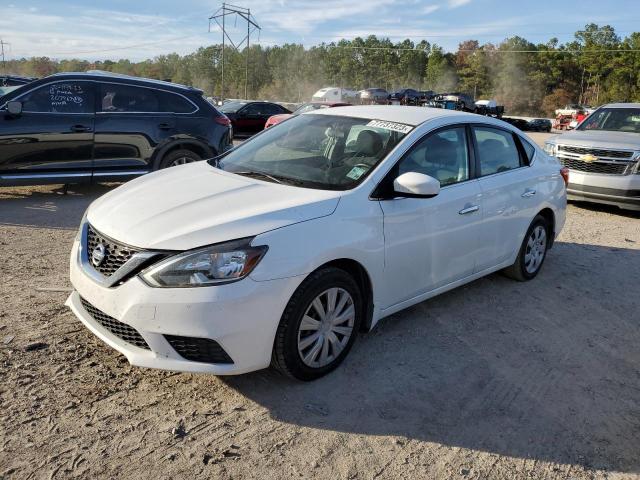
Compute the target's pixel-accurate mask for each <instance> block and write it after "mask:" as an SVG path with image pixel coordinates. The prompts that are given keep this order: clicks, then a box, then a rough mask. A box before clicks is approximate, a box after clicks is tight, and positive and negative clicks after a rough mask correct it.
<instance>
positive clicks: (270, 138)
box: [212, 114, 413, 190]
mask: <svg viewBox="0 0 640 480" xmlns="http://www.w3.org/2000/svg"><path fill="white" fill-rule="evenodd" d="M412 128H413V127H411V126H408V125H402V124H394V123H391V122H380V121H376V120H374V119H369V118H351V117H343V116H338V115H317V114H310V115H298V116H295V117H293V118H292V119H291V120H288V121H287V122H285V123H283V124H282V125H281V126H279V127H278V128H274V129H267V130H266V131H264V132H263V133H261V134H260V135H259V136H257V137H255V138H253V139H252V140H251V141H250V142H246V143H243V144H241V145H239V146H238V147H236V148H234V149H233V150H231V151H230V152H229V153H228V154H226V155H224V156H223V157H222V158H220V159H219V160H212V164H213V165H217V166H218V167H219V168H221V169H222V170H225V171H228V172H233V173H237V174H239V175H246V176H248V177H254V178H258V179H261V180H267V181H273V182H278V183H284V184H290V185H296V186H302V187H308V188H318V189H325V190H347V189H350V188H353V187H355V186H356V185H358V184H359V183H360V182H362V180H364V178H366V176H367V175H368V174H369V173H370V172H371V171H372V170H373V169H374V168H375V167H376V166H377V165H378V164H379V163H380V162H381V161H382V160H383V159H384V158H385V157H386V156H387V154H388V153H389V152H390V151H391V150H392V149H393V148H394V147H395V146H396V145H397V144H398V142H400V141H401V140H402V139H403V138H404V137H405V135H406V134H407V133H408V132H409V131H410V130H411V129H412Z"/></svg>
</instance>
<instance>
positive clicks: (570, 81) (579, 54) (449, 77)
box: [6, 23, 640, 116]
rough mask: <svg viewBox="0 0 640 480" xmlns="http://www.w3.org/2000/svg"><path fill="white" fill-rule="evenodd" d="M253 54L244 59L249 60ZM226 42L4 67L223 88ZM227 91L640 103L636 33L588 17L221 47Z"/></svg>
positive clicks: (546, 107) (216, 91) (509, 102)
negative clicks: (540, 34)
mask: <svg viewBox="0 0 640 480" xmlns="http://www.w3.org/2000/svg"><path fill="white" fill-rule="evenodd" d="M247 55H248V58H247ZM221 57H222V46H221V45H210V46H206V47H200V48H199V49H198V50H197V51H195V52H193V53H190V54H188V55H178V54H177V53H171V54H168V55H160V56H158V57H155V58H153V59H149V60H145V61H142V62H131V61H129V60H126V59H120V60H117V61H111V60H105V61H97V62H90V61H87V60H76V59H74V60H53V59H50V58H48V57H33V58H21V59H16V60H10V61H7V66H6V70H7V71H8V72H11V73H15V74H22V75H29V76H37V77H42V76H45V75H49V74H52V73H56V72H64V71H86V70H90V69H99V70H106V71H111V72H115V73H122V74H128V75H136V76H142V77H149V78H156V79H170V80H171V81H174V82H177V83H183V84H187V85H193V86H195V87H198V88H201V89H202V90H204V92H205V93H206V94H207V95H212V96H219V95H220V94H221V93H222V90H221V88H222V85H221V67H222V65H221ZM224 57H225V62H224V74H225V82H224V96H225V97H227V98H243V97H244V92H245V66H246V65H248V78H247V96H248V97H249V98H259V99H271V100H279V101H285V102H302V101H308V100H309V98H310V97H311V95H312V94H313V92H315V91H316V90H317V89H319V88H322V87H325V86H339V87H345V88H353V89H362V88H371V87H381V88H385V89H387V90H389V91H391V90H394V89H399V88H415V89H418V90H435V91H438V92H443V91H461V92H466V93H469V94H471V95H472V96H473V97H475V98H476V99H482V98H484V99H491V98H493V99H496V100H497V101H498V102H499V103H500V104H502V105H504V106H505V109H506V111H507V112H508V113H509V114H512V115H547V116H551V115H553V111H554V110H555V109H556V108H558V107H560V106H564V105H565V104H567V103H581V104H590V105H594V106H595V105H600V104H603V103H606V102H613V101H621V102H630V101H636V102H637V101H640V73H639V71H638V66H639V64H640V62H639V60H640V32H635V33H632V34H630V35H629V36H627V37H625V38H621V37H620V36H619V35H617V34H616V32H615V30H614V29H613V28H612V27H611V26H609V25H605V26H598V25H596V24H593V23H592V24H588V25H586V26H585V28H584V30H580V31H578V32H576V33H575V35H574V39H573V40H572V41H570V42H567V43H565V44H561V43H559V41H558V39H557V38H551V39H550V40H549V41H548V42H546V43H538V44H534V43H532V42H529V41H528V40H526V39H524V38H522V37H520V36H513V37H510V38H507V39H505V40H504V41H502V42H501V43H499V44H492V43H483V44H481V43H480V42H478V41H477V40H466V41H463V42H461V43H460V44H459V47H458V50H457V51H455V52H445V51H444V50H443V49H442V48H441V47H440V46H438V45H437V44H431V43H429V42H427V41H424V40H423V41H421V42H418V43H414V42H413V41H411V40H404V41H401V42H395V43H394V42H392V41H390V40H389V39H387V38H379V37H376V36H373V35H372V36H369V37H367V38H355V39H353V40H344V39H343V40H340V41H337V42H331V43H322V44H320V45H316V46H313V47H310V48H305V47H303V46H302V45H298V44H284V45H279V46H268V47H263V46H261V45H253V46H251V47H250V48H249V49H246V48H245V49H244V50H243V51H240V52H239V51H236V50H234V49H233V48H231V47H228V46H227V47H226V48H225V52H224Z"/></svg>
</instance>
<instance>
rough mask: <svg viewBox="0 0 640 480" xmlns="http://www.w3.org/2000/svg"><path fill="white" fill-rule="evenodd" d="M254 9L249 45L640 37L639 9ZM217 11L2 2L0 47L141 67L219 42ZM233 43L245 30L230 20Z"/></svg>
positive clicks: (369, 2) (311, 5)
mask: <svg viewBox="0 0 640 480" xmlns="http://www.w3.org/2000/svg"><path fill="white" fill-rule="evenodd" d="M233 3H234V4H237V5H241V6H243V7H247V8H250V9H251V13H252V14H253V15H254V17H255V20H256V22H257V23H258V24H259V25H260V27H261V31H260V34H259V36H258V32H255V33H254V34H252V37H251V41H252V43H254V42H257V43H260V44H261V45H263V46H265V47H266V46H272V45H276V44H282V43H301V44H303V45H305V46H307V47H308V46H312V45H316V44H319V43H321V42H331V41H334V40H338V39H341V38H347V39H351V38H354V37H356V36H367V35H371V34H373V35H378V36H381V37H388V38H390V39H391V40H392V41H399V40H403V39H405V38H410V39H411V40H413V41H415V42H419V41H421V40H427V41H429V42H430V43H437V44H438V45H440V46H442V47H444V49H445V50H447V51H455V49H456V47H457V45H458V43H459V42H460V41H462V40H467V39H476V40H478V41H480V43H485V42H492V43H499V42H500V41H501V40H504V39H505V38H507V37H509V36H512V35H520V36H522V37H524V38H526V39H527V40H529V41H531V42H533V43H544V42H546V41H547V40H548V39H550V38H552V37H557V38H558V39H559V40H560V41H561V42H566V41H570V40H572V39H573V34H574V32H575V31H576V30H580V29H582V28H584V25H585V24H587V23H591V22H593V23H597V24H600V25H605V24H609V25H611V26H613V27H614V28H615V29H616V31H617V32H618V34H619V35H621V36H622V37H624V36H625V35H628V34H629V33H631V32H633V31H634V29H635V30H636V31H638V30H640V28H638V27H637V25H638V24H639V23H640V0H609V1H606V2H603V1H601V0H564V1H558V0H555V1H548V0H536V1H527V0H403V1H400V0H308V1H300V0H296V1H292V0H234V1H233ZM220 5H221V2H220V3H218V2H211V1H205V0H180V1H175V0H172V1H167V0H153V1H149V0H137V1H132V0H112V1H99V0H98V1H96V0H94V1H87V0H61V1H57V0H56V1H53V0H51V1H41V0H19V1H18V0H0V39H2V40H3V41H4V42H7V43H8V44H9V45H8V46H5V55H6V57H7V59H13V58H21V57H31V56H47V57H51V58H57V59H63V58H80V59H88V60H103V59H106V58H109V59H119V58H128V59H130V60H132V61H140V60H144V59H146V58H153V57H155V56H157V55H161V54H168V53H172V52H177V53H179V54H187V53H190V52H192V51H194V50H196V49H197V48H198V47H200V46H203V45H210V44H213V43H219V42H221V31H220V30H219V28H218V27H217V26H216V25H215V23H214V24H213V27H212V29H211V31H210V32H209V31H208V30H209V20H208V18H209V17H210V16H211V15H213V14H214V13H215V12H216V10H217V9H218V8H219V7H220ZM228 23H229V25H228V26H229V27H230V36H231V38H232V39H233V40H234V41H236V42H238V41H240V40H242V38H243V36H244V34H246V23H243V22H242V21H241V20H240V19H238V20H237V21H234V20H232V19H229V21H228Z"/></svg>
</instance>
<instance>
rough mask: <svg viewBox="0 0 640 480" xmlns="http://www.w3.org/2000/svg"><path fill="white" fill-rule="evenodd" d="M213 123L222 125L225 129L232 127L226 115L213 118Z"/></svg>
mask: <svg viewBox="0 0 640 480" xmlns="http://www.w3.org/2000/svg"><path fill="white" fill-rule="evenodd" d="M213 121H214V122H216V123H219V124H220V125H224V126H225V127H228V126H229V125H231V120H229V117H227V116H226V115H220V116H219V117H213Z"/></svg>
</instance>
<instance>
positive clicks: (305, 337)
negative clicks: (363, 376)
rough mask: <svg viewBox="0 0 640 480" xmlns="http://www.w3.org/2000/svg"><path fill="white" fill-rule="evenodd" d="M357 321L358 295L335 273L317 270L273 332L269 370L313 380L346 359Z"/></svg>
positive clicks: (340, 273) (353, 285)
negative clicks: (274, 335) (272, 368)
mask: <svg viewBox="0 0 640 480" xmlns="http://www.w3.org/2000/svg"><path fill="white" fill-rule="evenodd" d="M361 318H362V295H361V293H360V289H359V288H358V285H357V284H356V282H355V281H354V279H353V278H352V277H351V275H349V274H348V273H347V272H345V271H344V270H341V269H339V268H333V267H330V268H323V269H321V270H318V271H316V272H314V273H312V274H311V275H309V277H308V278H307V279H305V281H304V282H302V284H301V285H300V286H299V287H298V289H297V290H296V291H295V293H294V294H293V296H292V297H291V300H289V303H288V304H287V307H286V308H285V311H284V313H283V314H282V318H281V320H280V325H278V330H277V332H276V338H275V342H274V346H273V355H272V361H271V365H272V366H273V367H275V368H276V369H278V370H280V371H281V372H282V373H284V374H285V375H288V376H290V377H293V378H297V379H298V380H304V381H308V380H315V379H316V378H319V377H322V376H323V375H326V374H327V373H329V372H330V371H331V370H333V369H334V368H336V367H337V366H338V365H340V363H342V361H343V360H344V358H345V357H346V356H347V354H348V353H349V350H350V349H351V346H352V345H353V342H354V340H355V338H356V335H357V332H358V329H359V328H360V321H361Z"/></svg>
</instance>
